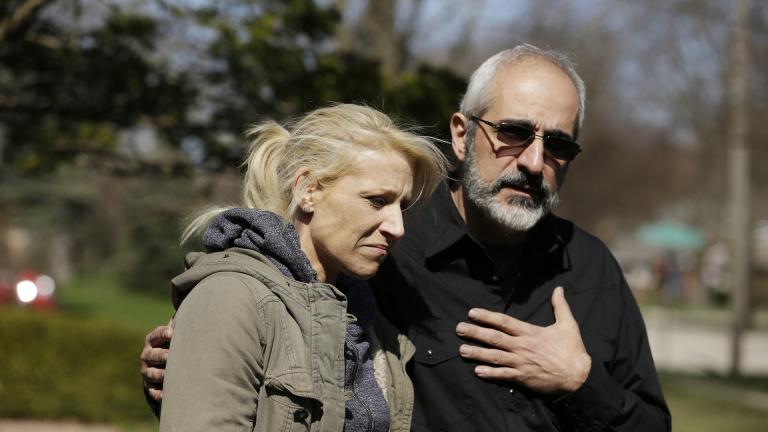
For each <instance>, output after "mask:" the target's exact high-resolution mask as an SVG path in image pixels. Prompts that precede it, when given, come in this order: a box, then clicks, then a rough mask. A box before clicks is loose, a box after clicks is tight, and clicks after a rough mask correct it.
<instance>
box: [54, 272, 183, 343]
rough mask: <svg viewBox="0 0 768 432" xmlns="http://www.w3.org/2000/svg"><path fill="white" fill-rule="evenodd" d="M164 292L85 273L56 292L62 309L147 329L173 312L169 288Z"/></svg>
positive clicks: (167, 318)
mask: <svg viewBox="0 0 768 432" xmlns="http://www.w3.org/2000/svg"><path fill="white" fill-rule="evenodd" d="M168 292H169V295H168V297H167V298H162V297H155V296H150V295H147V294H142V293H136V292H131V291H129V290H126V289H125V288H123V287H121V286H120V285H119V284H118V283H117V282H115V280H114V278H111V277H109V276H106V275H88V276H82V277H79V278H77V279H75V280H73V281H72V282H70V283H68V284H67V285H66V286H63V287H62V288H61V289H59V290H58V291H57V295H58V301H59V305H60V307H61V310H62V311H64V312H67V313H70V314H75V315H83V316H92V317H100V318H107V319H110V320H113V321H115V322H119V323H120V324H122V325H125V326H128V327H131V328H134V329H137V330H141V331H143V332H145V333H148V332H149V331H150V330H152V329H153V328H155V327H156V326H158V325H160V324H165V323H167V322H168V320H169V319H170V318H171V316H172V314H173V306H171V300H170V288H169V290H168ZM140 348H141V347H137V349H140Z"/></svg>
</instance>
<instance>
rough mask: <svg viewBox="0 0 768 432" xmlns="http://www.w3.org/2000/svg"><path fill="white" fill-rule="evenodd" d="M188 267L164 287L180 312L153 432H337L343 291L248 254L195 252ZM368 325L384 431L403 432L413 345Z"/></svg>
mask: <svg viewBox="0 0 768 432" xmlns="http://www.w3.org/2000/svg"><path fill="white" fill-rule="evenodd" d="M187 268H188V269H187V271H185V272H184V273H182V274H181V275H179V276H177V277H176V278H174V279H173V281H172V282H171V283H172V286H173V302H174V306H175V307H176V308H177V313H176V316H175V319H174V321H175V323H174V333H173V339H172V341H171V348H170V349H171V353H170V355H169V358H168V364H167V366H166V373H165V382H164V388H163V404H162V411H161V415H160V430H161V431H185V432H187V431H212V430H216V431H265V432H267V431H268V432H280V431H286V432H287V431H312V432H320V431H323V432H325V431H334V432H341V431H342V429H343V427H344V406H345V401H346V399H347V398H348V397H349V395H348V394H346V393H345V391H344V335H345V332H346V325H347V322H348V321H349V319H350V316H349V315H347V313H346V311H347V300H346V297H345V296H344V294H343V293H342V292H341V291H339V290H338V289H337V288H335V287H334V286H332V285H329V284H322V283H311V284H306V283H301V282H297V281H295V280H292V279H289V278H286V277H285V276H283V275H282V274H281V273H280V272H279V271H278V270H277V269H276V268H275V267H274V266H273V265H272V264H271V263H270V262H269V260H268V259H267V258H266V257H265V256H263V255H261V254H259V253H258V252H255V251H252V250H247V249H238V248H233V249H228V250H226V251H222V252H216V253H210V254H202V253H192V254H189V255H188V256H187ZM193 288H194V289H193ZM182 301H183V302H182ZM372 327H373V328H372V329H371V330H372V331H371V332H370V334H371V335H372V344H371V348H372V350H371V352H372V355H373V361H374V374H375V376H376V380H377V382H378V383H379V385H380V386H381V388H382V390H383V391H384V395H385V398H386V399H387V402H388V404H389V411H390V430H392V431H403V432H406V431H409V430H410V424H411V414H412V408H413V387H412V385H411V381H410V379H409V378H408V376H407V375H406V372H405V364H406V363H407V361H408V360H409V359H410V358H411V356H412V355H413V351H414V347H413V344H412V343H410V341H409V340H408V339H407V338H406V337H405V336H404V335H402V334H399V333H398V332H397V331H396V329H395V328H394V327H393V326H392V325H391V324H389V323H388V322H386V321H385V320H384V319H383V317H379V316H377V317H376V319H375V320H374V323H373V325H372Z"/></svg>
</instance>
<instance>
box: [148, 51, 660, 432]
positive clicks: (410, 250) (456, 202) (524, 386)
mask: <svg viewBox="0 0 768 432" xmlns="http://www.w3.org/2000/svg"><path fill="white" fill-rule="evenodd" d="M584 101H585V87H584V83H583V81H582V80H581V78H580V77H579V76H578V74H577V73H576V72H575V70H574V68H573V66H572V64H571V63H570V61H569V60H568V59H567V58H566V57H565V56H564V55H562V54H560V53H557V52H554V51H548V50H542V49H539V48H536V47H534V46H531V45H521V46H518V47H515V48H513V49H510V50H505V51H502V52H500V53H498V54H496V55H494V56H493V57H491V58H490V59H488V60H486V61H485V62H484V63H483V64H482V65H481V66H480V67H479V68H478V69H477V70H476V71H475V72H474V73H473V74H472V77H471V79H470V82H469V86H468V88H467V92H466V94H465V95H464V98H463V100H462V102H461V107H460V111H459V112H457V113H454V114H453V116H452V117H451V137H452V147H453V151H454V153H455V155H456V157H457V159H458V161H459V167H458V168H459V169H458V171H457V173H456V176H455V177H456V178H455V179H454V181H452V182H450V184H447V185H446V186H445V187H444V188H441V189H439V190H438V191H437V192H436V193H435V194H434V195H433V197H432V199H431V200H430V202H429V203H428V204H426V205H425V206H423V207H422V208H420V209H417V210H415V211H413V212H412V213H411V214H407V219H406V235H405V237H404V238H403V239H402V240H400V242H399V243H398V244H397V245H396V246H395V247H394V248H393V249H392V251H391V254H390V256H389V258H388V259H387V260H386V261H385V263H384V264H383V265H382V268H381V269H380V271H379V273H378V274H377V275H376V276H375V277H374V278H373V279H371V281H370V284H371V286H373V288H374V290H375V292H376V297H377V301H378V306H379V309H380V311H381V313H382V314H384V315H385V316H386V317H387V318H388V319H389V320H390V321H392V322H393V323H394V324H395V325H396V326H397V327H398V328H399V329H400V330H401V331H402V332H403V333H405V334H407V335H408V337H409V339H410V340H411V341H412V342H413V343H414V345H415V348H416V351H415V354H414V356H413V359H412V360H411V361H410V362H409V366H408V373H409V375H410V377H411V379H412V381H413V385H414V407H413V421H412V425H411V430H413V431H417V432H430V431H435V432H436V431H564V430H565V431H638V432H640V431H642V432H648V431H654V432H656V431H668V430H670V429H671V426H670V424H671V420H670V414H669V410H668V408H667V405H666V402H665V401H664V396H663V394H662V391H661V386H660V384H659V381H658V377H657V374H656V370H655V367H654V364H653V358H652V356H651V352H650V347H649V344H648V340H647V336H646V332H645V327H644V324H643V320H642V317H641V315H640V311H639V309H638V307H637V304H636V302H635V300H634V298H633V296H632V293H631V292H630V290H629V287H628V286H627V283H626V281H625V280H624V277H623V275H622V272H621V269H620V267H619V266H618V264H617V263H616V261H615V259H614V258H613V257H612V255H611V253H610V251H608V249H607V248H606V247H605V245H603V243H602V242H600V241H599V240H598V239H597V238H595V237H593V236H591V235H589V234H588V233H586V232H584V231H583V230H581V229H579V228H578V227H576V226H575V225H573V224H572V223H571V222H568V221H566V220H563V219H560V218H558V217H556V216H555V215H553V214H552V213H551V210H552V208H554V207H555V206H556V205H557V202H558V193H559V190H560V187H561V186H562V183H563V181H564V179H565V174H566V171H567V169H568V167H569V165H570V163H571V161H573V160H574V159H575V158H576V156H577V155H578V153H579V152H580V151H581V148H580V146H579V145H578V144H577V143H576V140H577V138H578V135H579V132H580V130H581V125H582V121H583V118H584V105H585V102H584ZM409 213H410V212H409ZM566 297H567V299H568V301H567V302H566ZM167 330H168V329H166V328H158V329H156V330H155V331H154V332H153V333H151V334H150V335H149V336H148V341H147V343H146V345H145V349H144V352H143V354H142V358H143V365H142V373H143V375H144V377H145V380H146V381H147V382H148V385H149V386H150V388H152V386H153V385H154V384H153V383H152V381H153V380H152V379H148V378H149V377H150V376H153V375H154V376H155V377H157V376H158V375H161V374H159V373H158V372H157V370H158V368H159V367H161V366H162V363H163V362H162V361H161V362H157V361H155V363H149V360H150V359H155V360H157V359H158V358H160V357H162V356H163V355H164V351H163V350H162V349H159V348H157V346H159V344H160V343H161V342H163V339H164V338H162V337H160V335H161V334H163V332H164V331H167ZM148 363H149V364H148ZM153 366H154V367H153ZM155 379H156V378H155ZM151 391H152V392H153V393H152V394H153V395H155V396H159V391H158V390H156V389H153V390H151Z"/></svg>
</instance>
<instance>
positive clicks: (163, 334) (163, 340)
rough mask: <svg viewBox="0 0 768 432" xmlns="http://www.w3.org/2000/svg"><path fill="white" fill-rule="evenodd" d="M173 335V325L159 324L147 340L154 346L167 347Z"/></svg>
mask: <svg viewBox="0 0 768 432" xmlns="http://www.w3.org/2000/svg"><path fill="white" fill-rule="evenodd" d="M169 324H170V323H169ZM172 336H173V327H171V326H170V325H167V326H158V327H155V329H154V330H152V331H151V332H150V333H149V334H148V335H147V338H146V342H147V343H149V345H150V346H152V347H153V348H166V347H168V343H169V342H170V341H171V337H172Z"/></svg>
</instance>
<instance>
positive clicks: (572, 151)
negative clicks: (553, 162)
mask: <svg viewBox="0 0 768 432" xmlns="http://www.w3.org/2000/svg"><path fill="white" fill-rule="evenodd" d="M545 147H546V149H547V151H548V152H549V153H550V154H551V155H552V156H554V157H556V158H558V159H562V160H566V161H571V160H574V159H575V158H576V155H578V154H579V152H580V151H581V149H580V148H579V145H578V144H576V143H575V142H573V141H570V140H567V139H563V138H558V137H548V139H547V140H546V143H545Z"/></svg>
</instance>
